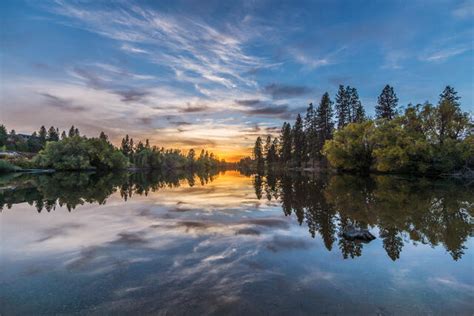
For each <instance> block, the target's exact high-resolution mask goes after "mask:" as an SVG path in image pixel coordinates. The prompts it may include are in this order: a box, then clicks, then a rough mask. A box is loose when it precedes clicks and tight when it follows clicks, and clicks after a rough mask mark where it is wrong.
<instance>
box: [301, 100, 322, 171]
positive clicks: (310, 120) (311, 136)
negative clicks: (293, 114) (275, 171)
mask: <svg viewBox="0 0 474 316" xmlns="http://www.w3.org/2000/svg"><path fill="white" fill-rule="evenodd" d="M316 118H317V117H316V111H315V110H314V106H313V103H310V104H309V106H308V108H307V109H306V116H305V120H304V126H305V135H306V150H307V155H308V158H309V159H310V161H311V162H312V165H313V167H314V163H315V161H316V159H319V154H320V153H319V150H318V125H317V120H316Z"/></svg>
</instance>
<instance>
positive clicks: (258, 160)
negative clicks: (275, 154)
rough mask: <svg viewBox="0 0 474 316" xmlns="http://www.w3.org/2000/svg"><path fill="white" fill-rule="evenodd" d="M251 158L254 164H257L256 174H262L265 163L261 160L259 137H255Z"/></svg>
mask: <svg viewBox="0 0 474 316" xmlns="http://www.w3.org/2000/svg"><path fill="white" fill-rule="evenodd" d="M253 157H254V160H255V162H256V163H257V172H258V173H261V172H263V168H264V166H265V161H264V159H263V148H262V138H261V137H260V136H259V137H257V140H256V141H255V146H254V148H253Z"/></svg>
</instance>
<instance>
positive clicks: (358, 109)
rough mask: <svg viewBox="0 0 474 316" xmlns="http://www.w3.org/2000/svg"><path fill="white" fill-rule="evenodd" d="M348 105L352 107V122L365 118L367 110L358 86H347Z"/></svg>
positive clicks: (359, 121)
mask: <svg viewBox="0 0 474 316" xmlns="http://www.w3.org/2000/svg"><path fill="white" fill-rule="evenodd" d="M346 93H347V96H348V105H349V109H350V122H351V123H361V122H363V121H364V120H365V110H364V107H363V106H362V102H360V99H359V93H358V92H357V89H356V88H351V87H350V86H347V88H346Z"/></svg>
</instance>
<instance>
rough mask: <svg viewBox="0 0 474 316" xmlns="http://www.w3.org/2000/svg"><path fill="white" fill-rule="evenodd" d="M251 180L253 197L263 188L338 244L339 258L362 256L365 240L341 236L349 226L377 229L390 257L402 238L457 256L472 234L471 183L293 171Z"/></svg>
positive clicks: (326, 240) (473, 196) (313, 229)
mask: <svg viewBox="0 0 474 316" xmlns="http://www.w3.org/2000/svg"><path fill="white" fill-rule="evenodd" d="M253 183H254V187H255V195H256V196H257V198H258V199H261V198H262V196H263V192H265V198H266V199H267V200H268V201H271V200H278V201H279V202H280V203H281V207H282V209H283V212H284V214H285V215H288V216H289V215H291V214H294V215H295V217H296V219H297V221H298V223H299V224H300V225H303V223H305V225H307V226H308V230H309V233H310V235H311V236H312V237H313V238H314V237H315V235H316V233H318V234H320V235H321V237H322V239H323V241H324V245H325V246H326V248H327V249H328V250H329V251H331V250H332V249H333V248H334V247H338V248H339V249H340V251H341V253H342V255H343V257H344V258H355V257H359V256H361V255H362V250H363V246H364V244H363V243H360V242H357V241H353V240H352V241H351V240H347V239H345V238H342V237H340V235H341V233H342V232H343V231H344V229H346V228H347V227H349V226H353V227H356V228H362V229H367V228H369V229H373V230H378V236H379V238H381V239H382V240H383V248H384V249H385V251H386V253H387V255H388V256H389V257H390V258H391V259H392V260H393V261H395V260H397V259H399V258H400V253H401V252H402V249H403V247H404V244H405V243H407V242H411V243H413V244H417V243H421V244H428V245H430V246H432V247H434V246H437V245H440V244H441V245H443V246H444V247H445V249H446V250H447V251H448V252H449V254H450V255H451V256H452V258H453V259H454V260H458V259H460V258H461V257H462V256H463V254H464V250H465V248H466V246H465V243H466V241H467V240H468V238H469V237H471V236H472V234H473V230H472V216H473V209H474V208H473V206H474V194H473V193H472V188H470V187H465V186H463V185H462V184H458V183H456V182H454V181H447V180H444V181H441V180H437V181H433V180H428V179H403V178H400V177H395V176H387V175H377V176H372V177H359V176H355V175H333V176H328V175H317V176H315V175H312V176H305V175H302V174H296V173H295V174H283V175H279V176H277V175H275V174H268V175H267V176H266V177H263V176H261V175H255V176H254V180H253ZM336 243H337V244H336ZM335 244H336V245H335Z"/></svg>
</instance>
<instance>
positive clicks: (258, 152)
mask: <svg viewBox="0 0 474 316" xmlns="http://www.w3.org/2000/svg"><path fill="white" fill-rule="evenodd" d="M206 153H207V152H206ZM253 158H254V160H255V163H256V164H257V166H256V167H257V172H258V173H263V171H264V168H265V160H264V158H263V148H262V138H261V137H257V140H256V141H255V146H254V148H253Z"/></svg>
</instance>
